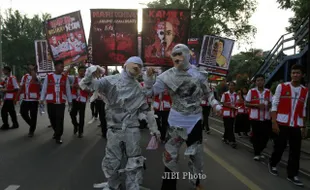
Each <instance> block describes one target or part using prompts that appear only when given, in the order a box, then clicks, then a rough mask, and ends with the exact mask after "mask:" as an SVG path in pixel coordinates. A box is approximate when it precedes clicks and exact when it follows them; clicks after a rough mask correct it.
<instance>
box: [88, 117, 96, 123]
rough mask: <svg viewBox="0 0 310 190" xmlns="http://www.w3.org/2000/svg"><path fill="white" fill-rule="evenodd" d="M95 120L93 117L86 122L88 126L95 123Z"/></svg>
mask: <svg viewBox="0 0 310 190" xmlns="http://www.w3.org/2000/svg"><path fill="white" fill-rule="evenodd" d="M95 120H97V119H95V117H93V118H92V119H91V120H90V121H89V122H88V124H92V123H94V122H95Z"/></svg>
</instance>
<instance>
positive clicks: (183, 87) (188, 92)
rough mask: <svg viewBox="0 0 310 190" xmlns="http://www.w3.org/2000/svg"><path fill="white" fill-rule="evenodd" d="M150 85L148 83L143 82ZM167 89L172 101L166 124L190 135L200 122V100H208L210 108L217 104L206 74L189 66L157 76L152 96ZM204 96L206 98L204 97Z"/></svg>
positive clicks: (172, 69) (173, 69)
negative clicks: (179, 128)
mask: <svg viewBox="0 0 310 190" xmlns="http://www.w3.org/2000/svg"><path fill="white" fill-rule="evenodd" d="M145 82H146V84H147V83H148V85H150V81H145ZM165 88H167V89H168V91H169V94H170V96H171V100H172V108H171V110H170V114H169V118H168V122H169V125H170V126H179V127H184V128H186V129H187V133H190V132H191V131H192V129H193V128H194V126H195V125H196V123H197V122H198V121H199V120H201V112H202V108H201V106H200V102H201V100H202V98H208V101H209V103H210V104H211V106H214V105H215V104H218V102H217V101H216V100H215V99H214V95H213V92H212V91H211V90H210V88H209V87H208V84H207V74H206V73H204V72H203V71H200V70H198V68H197V67H194V66H191V67H190V69H189V70H187V71H179V70H178V69H176V68H171V69H169V70H167V71H166V72H164V73H162V74H161V75H159V76H158V77H157V79H156V83H155V84H154V85H153V88H152V91H153V94H155V95H156V94H158V93H160V92H162V91H163V89H165ZM205 96H206V97H205Z"/></svg>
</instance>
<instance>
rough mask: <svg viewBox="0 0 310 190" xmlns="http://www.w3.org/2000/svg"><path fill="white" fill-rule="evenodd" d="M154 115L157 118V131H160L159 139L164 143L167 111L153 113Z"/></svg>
mask: <svg viewBox="0 0 310 190" xmlns="http://www.w3.org/2000/svg"><path fill="white" fill-rule="evenodd" d="M155 114H156V115H157V116H158V118H156V123H157V126H158V130H159V131H160V138H161V140H162V141H164V140H166V134H167V129H168V126H169V124H168V116H169V111H155Z"/></svg>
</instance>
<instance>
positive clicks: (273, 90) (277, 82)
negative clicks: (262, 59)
mask: <svg viewBox="0 0 310 190" xmlns="http://www.w3.org/2000/svg"><path fill="white" fill-rule="evenodd" d="M280 83H283V80H280V81H275V82H273V83H272V84H271V87H270V91H271V92H272V94H274V93H275V91H276V88H277V86H278V85H279V84H280Z"/></svg>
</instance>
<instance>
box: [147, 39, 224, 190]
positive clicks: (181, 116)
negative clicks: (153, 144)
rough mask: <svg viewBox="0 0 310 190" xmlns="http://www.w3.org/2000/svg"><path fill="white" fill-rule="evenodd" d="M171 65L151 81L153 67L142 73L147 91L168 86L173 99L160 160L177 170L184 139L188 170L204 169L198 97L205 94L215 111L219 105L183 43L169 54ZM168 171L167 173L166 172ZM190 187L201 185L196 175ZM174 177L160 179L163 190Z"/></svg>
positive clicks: (170, 186)
mask: <svg viewBox="0 0 310 190" xmlns="http://www.w3.org/2000/svg"><path fill="white" fill-rule="evenodd" d="M171 58H172V60H173V63H174V67H173V68H171V69H169V70H167V71H165V72H163V73H162V74H160V75H159V76H158V77H157V78H156V82H155V81H154V77H153V75H154V70H152V69H148V71H147V75H146V76H144V82H145V87H146V88H149V89H152V90H149V92H148V93H149V95H151V94H152V95H157V94H160V93H162V92H164V91H165V89H168V91H169V94H170V96H171V99H172V107H171V109H170V114H169V118H168V122H169V126H170V127H169V129H168V134H169V137H168V141H167V143H166V144H165V151H164V155H163V162H164V165H165V175H166V176H167V173H170V174H171V175H170V176H173V174H172V172H178V168H177V160H178V157H179V155H178V152H179V149H180V147H181V145H182V144H183V143H184V142H186V144H187V147H188V148H187V149H186V151H185V155H188V156H189V157H190V161H189V167H190V172H191V173H192V174H193V175H194V174H198V175H200V174H202V172H203V146H202V131H203V126H202V121H201V120H202V118H201V117H202V115H201V112H202V110H201V106H200V103H201V100H202V98H207V100H208V102H209V103H210V105H211V106H212V108H213V109H215V110H216V111H217V112H220V110H221V109H222V107H221V106H220V105H219V103H218V101H217V100H215V98H214V94H213V93H212V91H211V90H210V88H209V84H208V80H207V72H205V71H202V70H199V69H198V68H197V67H195V66H193V65H191V64H190V63H189V59H190V50H189V48H188V47H187V46H186V45H183V44H178V45H176V46H175V47H174V48H173V50H172V54H171ZM168 175H169V174H168ZM190 182H191V184H192V186H193V188H195V189H197V190H198V189H201V188H202V187H201V184H200V180H199V179H195V180H190ZM176 183H177V180H176V179H171V178H170V179H169V178H166V179H163V183H162V190H167V189H169V190H175V189H176Z"/></svg>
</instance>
